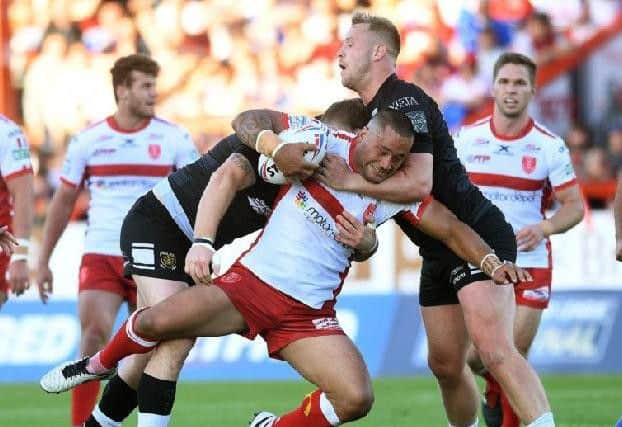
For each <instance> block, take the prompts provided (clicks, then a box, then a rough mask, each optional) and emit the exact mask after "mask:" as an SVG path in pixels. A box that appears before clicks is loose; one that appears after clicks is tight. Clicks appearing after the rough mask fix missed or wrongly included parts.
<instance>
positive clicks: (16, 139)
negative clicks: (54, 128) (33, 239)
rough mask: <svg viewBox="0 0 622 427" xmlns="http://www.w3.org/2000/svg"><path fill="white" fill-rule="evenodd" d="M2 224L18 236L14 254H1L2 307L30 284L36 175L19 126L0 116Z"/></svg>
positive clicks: (0, 303) (0, 296) (0, 199)
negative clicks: (30, 250) (29, 257)
mask: <svg viewBox="0 0 622 427" xmlns="http://www.w3.org/2000/svg"><path fill="white" fill-rule="evenodd" d="M0 174H1V175H2V178H1V179H0V226H8V229H9V230H10V231H12V233H13V234H14V235H15V237H16V238H17V242H18V243H19V246H17V247H16V248H15V251H14V253H13V255H11V254H9V253H2V254H0V308H1V307H2V304H4V303H5V301H6V300H7V298H8V294H9V291H10V292H12V293H13V294H15V295H21V294H23V293H24V291H25V290H26V289H27V288H28V286H29V278H28V274H29V273H28V249H29V247H30V240H29V239H30V229H31V227H32V219H33V205H34V192H33V177H32V166H31V164H30V149H29V146H28V140H27V139H26V136H25V135H24V133H23V132H22V130H21V129H20V127H19V126H17V125H16V124H15V123H13V122H12V121H11V120H9V119H8V118H6V117H4V116H2V115H0Z"/></svg>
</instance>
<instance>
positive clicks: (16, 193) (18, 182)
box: [6, 173, 34, 239]
mask: <svg viewBox="0 0 622 427" xmlns="http://www.w3.org/2000/svg"><path fill="white" fill-rule="evenodd" d="M6 186H7V188H8V190H9V193H11V197H12V198H13V210H14V215H13V235H14V236H15V237H16V238H18V239H29V238H30V230H31V228H32V219H33V211H34V207H33V205H34V191H33V178H32V173H27V174H25V175H21V176H17V177H15V178H11V179H9V180H8V181H7V183H6Z"/></svg>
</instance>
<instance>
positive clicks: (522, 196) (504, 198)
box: [482, 190, 539, 203]
mask: <svg viewBox="0 0 622 427" xmlns="http://www.w3.org/2000/svg"><path fill="white" fill-rule="evenodd" d="M482 193H483V194H484V196H486V198H487V199H488V200H490V201H491V202H522V203H532V202H535V201H536V198H537V197H538V194H539V192H537V191H503V190H495V191H482Z"/></svg>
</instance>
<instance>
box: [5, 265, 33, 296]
mask: <svg viewBox="0 0 622 427" xmlns="http://www.w3.org/2000/svg"><path fill="white" fill-rule="evenodd" d="M8 282H9V286H10V287H11V291H12V292H13V293H14V294H15V295H17V296H19V295H22V294H23V293H24V292H26V289H28V288H29V287H30V274H29V271H28V262H27V261H26V260H25V259H22V260H16V261H12V262H11V263H10V264H9V271H8Z"/></svg>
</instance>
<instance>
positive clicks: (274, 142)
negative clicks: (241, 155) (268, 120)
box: [255, 129, 280, 157]
mask: <svg viewBox="0 0 622 427" xmlns="http://www.w3.org/2000/svg"><path fill="white" fill-rule="evenodd" d="M270 136H272V137H273V138H270ZM279 142H280V139H279V137H278V136H276V135H275V134H274V132H272V131H271V130H270V129H264V130H262V131H260V132H259V133H258V134H257V139H256V140H255V151H257V152H258V153H260V154H263V155H265V156H268V157H270V156H272V153H273V152H274V150H275V148H276V147H277V146H278V145H279Z"/></svg>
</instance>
